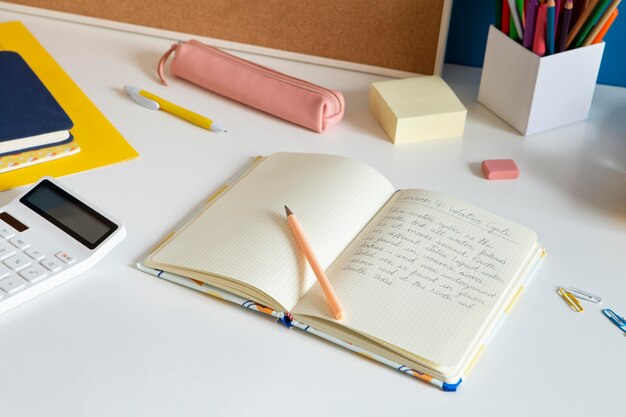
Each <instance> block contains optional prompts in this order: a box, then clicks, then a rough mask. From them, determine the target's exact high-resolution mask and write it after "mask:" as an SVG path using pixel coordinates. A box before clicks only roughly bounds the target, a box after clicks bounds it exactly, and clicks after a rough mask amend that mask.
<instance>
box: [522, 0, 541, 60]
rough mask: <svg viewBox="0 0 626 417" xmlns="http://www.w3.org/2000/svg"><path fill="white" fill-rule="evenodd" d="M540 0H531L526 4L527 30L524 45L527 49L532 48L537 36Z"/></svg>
mask: <svg viewBox="0 0 626 417" xmlns="http://www.w3.org/2000/svg"><path fill="white" fill-rule="evenodd" d="M538 7H539V1H538V0H529V1H528V4H527V5H526V32H524V41H523V45H524V47H525V48H527V49H532V47H533V38H534V37H535V27H536V23H537V9H538Z"/></svg>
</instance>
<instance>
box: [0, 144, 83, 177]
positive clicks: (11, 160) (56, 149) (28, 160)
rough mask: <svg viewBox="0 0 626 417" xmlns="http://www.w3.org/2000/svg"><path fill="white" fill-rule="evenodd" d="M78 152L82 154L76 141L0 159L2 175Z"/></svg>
mask: <svg viewBox="0 0 626 417" xmlns="http://www.w3.org/2000/svg"><path fill="white" fill-rule="evenodd" d="M78 152H80V146H79V145H78V143H76V141H71V142H70V143H68V144H65V145H55V146H50V147H46V148H41V149H37V150H34V151H27V152H20V153H16V154H13V155H7V156H2V157H0V173H3V172H8V171H13V170H16V169H21V168H26V167H28V166H31V165H36V164H41V163H43V162H49V161H53V160H55V159H60V158H65V157H66V156H70V155H75V154H77V153H78Z"/></svg>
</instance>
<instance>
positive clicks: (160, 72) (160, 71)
mask: <svg viewBox="0 0 626 417" xmlns="http://www.w3.org/2000/svg"><path fill="white" fill-rule="evenodd" d="M180 44H181V43H180V42H178V43H175V44H174V45H172V46H171V47H170V49H169V50H168V51H167V52H166V53H164V54H163V56H162V57H161V59H160V60H159V66H158V67H157V74H158V76H159V81H161V84H163V85H167V82H166V81H165V78H164V77H163V67H164V66H165V62H166V61H167V58H169V57H170V55H171V54H172V52H174V51H175V50H176V48H178V46H179V45H180Z"/></svg>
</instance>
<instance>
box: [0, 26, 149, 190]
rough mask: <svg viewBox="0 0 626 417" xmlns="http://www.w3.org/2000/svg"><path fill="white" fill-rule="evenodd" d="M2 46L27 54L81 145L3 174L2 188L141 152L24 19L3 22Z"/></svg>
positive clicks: (57, 175) (126, 158)
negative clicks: (63, 155)
mask: <svg viewBox="0 0 626 417" xmlns="http://www.w3.org/2000/svg"><path fill="white" fill-rule="evenodd" d="M0 50H7V51H15V52H18V53H19V54H20V55H21V56H22V58H24V60H25V61H26V62H27V63H28V65H29V66H30V67H31V68H32V70H33V71H34V72H35V73H36V74H37V76H38V77H39V79H41V81H42V82H43V83H44V85H45V86H46V87H47V88H48V90H50V93H52V95H53V96H54V98H55V99H56V100H57V101H58V102H59V104H60V105H61V107H63V109H64V110H65V112H66V113H67V114H68V115H69V116H70V118H71V119H72V121H73V122H74V128H73V129H71V132H72V134H73V135H74V140H75V141H76V142H77V143H78V144H79V145H80V148H81V152H80V153H78V154H76V155H72V156H69V157H67V158H61V159H59V160H56V161H50V162H45V163H43V164H39V165H34V166H30V167H26V168H22V169H18V170H15V171H11V172H5V173H2V174H0V190H6V189H9V188H13V187H17V186H20V185H24V184H30V183H33V182H35V181H37V180H38V179H39V178H41V177H43V176H46V175H50V176H52V177H59V176H63V175H68V174H73V173H75V172H80V171H86V170H88V169H93V168H97V167H101V166H105V165H110V164H114V163H116V162H122V161H127V160H129V159H132V158H136V157H137V156H139V154H138V153H137V152H136V151H135V150H134V149H133V148H132V147H131V146H130V145H129V144H128V142H126V140H125V139H124V138H123V137H122V135H120V133H119V132H118V131H117V130H116V129H115V127H113V125H112V124H111V123H110V122H109V121H108V120H107V119H106V118H105V117H104V115H103V114H102V113H100V111H99V110H98V108H97V107H96V106H95V105H94V104H93V103H92V102H91V100H89V98H87V96H86V95H85V94H84V93H83V92H82V91H81V90H80V88H78V86H77V85H76V84H75V83H74V81H72V79H71V78H70V77H69V76H68V75H67V74H66V73H65V71H63V69H62V68H61V67H60V66H59V64H57V63H56V62H55V61H54V59H53V58H52V57H51V56H50V55H49V54H48V52H46V50H45V49H44V48H43V47H42V46H41V45H40V44H39V42H37V39H35V37H34V36H33V35H32V34H31V33H30V32H29V31H28V29H26V27H25V26H24V25H23V24H22V23H21V22H8V23H0ZM1 99H2V98H1V97H0V100H1Z"/></svg>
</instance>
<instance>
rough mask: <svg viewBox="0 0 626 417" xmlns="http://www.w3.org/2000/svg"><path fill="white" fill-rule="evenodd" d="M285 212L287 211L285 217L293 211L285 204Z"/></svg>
mask: <svg viewBox="0 0 626 417" xmlns="http://www.w3.org/2000/svg"><path fill="white" fill-rule="evenodd" d="M285 213H287V217H289V216H291V215H292V214H293V212H292V211H291V210H289V207H287V206H285Z"/></svg>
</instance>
